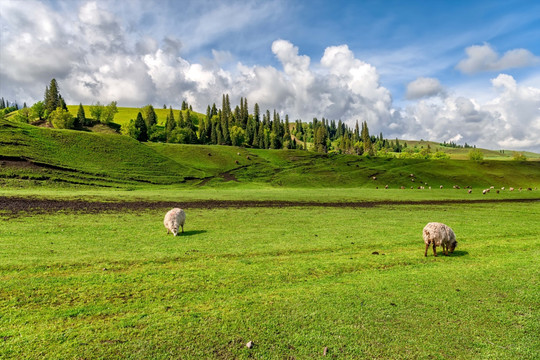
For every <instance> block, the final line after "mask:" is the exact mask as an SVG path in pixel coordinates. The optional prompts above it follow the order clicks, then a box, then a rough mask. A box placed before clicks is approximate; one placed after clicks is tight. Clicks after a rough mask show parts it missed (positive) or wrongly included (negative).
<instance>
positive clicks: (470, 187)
mask: <svg viewBox="0 0 540 360" xmlns="http://www.w3.org/2000/svg"><path fill="white" fill-rule="evenodd" d="M409 176H410V177H411V181H413V182H414V180H415V179H414V174H410V175H409ZM371 179H372V180H377V177H376V176H372V177H371ZM378 188H379V187H378V186H376V187H375V189H378ZM384 188H385V189H390V186H389V185H385V186H384ZM399 188H400V189H402V190H404V189H405V186H400V187H399ZM416 188H417V189H418V190H425V189H429V190H431V186H428V183H424V185H420V186H417V187H416ZM411 189H414V186H411ZM439 189H444V186H443V185H440V186H439ZM452 189H457V190H459V189H461V186H459V185H454V186H452ZM465 189H467V193H468V194H472V192H473V190H472V186H466V187H465ZM505 189H506V187H504V186H503V187H501V189H500V190H499V189H495V186H490V187H489V188H487V189H484V190H482V194H484V195H486V194H487V193H489V192H490V191H491V190H494V191H495V192H496V193H497V194H499V193H500V192H501V191H504V190H505ZM508 190H509V191H514V190H515V189H514V188H513V187H510V188H508ZM518 190H519V191H523V188H522V187H520V188H518ZM532 190H533V189H532V187H528V188H527V191H532ZM534 190H538V188H536V187H535V188H534Z"/></svg>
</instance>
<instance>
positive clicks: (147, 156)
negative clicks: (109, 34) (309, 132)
mask: <svg viewBox="0 0 540 360" xmlns="http://www.w3.org/2000/svg"><path fill="white" fill-rule="evenodd" d="M0 145H1V146H0V164H1V165H0V184H2V186H8V187H9V186H16V187H20V186H36V185H47V186H66V184H70V186H92V187H94V186H98V187H117V188H131V187H144V186H150V185H159V186H171V185H174V186H180V187H203V186H206V187H223V186H226V187H235V186H236V187H238V186H240V187H241V186H250V187H253V186H255V187H259V186H264V187H267V186H277V187H293V188H301V187H320V188H323V187H371V188H373V187H377V186H378V187H384V186H385V185H389V186H391V187H400V186H404V187H407V188H408V187H411V186H413V187H417V186H420V185H424V184H426V183H427V184H432V185H434V186H435V185H436V186H439V185H444V186H450V187H451V186H453V185H460V186H462V187H465V186H474V187H486V186H490V185H495V186H514V187H520V186H521V187H537V186H539V185H540V162H538V161H526V162H518V161H497V160H484V161H479V162H477V161H469V160H455V159H450V160H421V159H396V158H367V157H359V156H356V155H340V154H332V155H328V154H318V153H314V152H310V151H302V150H262V149H249V148H238V147H231V146H219V145H181V144H164V143H140V142H138V141H136V140H133V139H131V138H129V137H125V136H119V135H114V134H104V133H96V132H81V131H73V130H56V129H49V128H44V127H36V126H32V125H27V124H20V123H15V122H12V121H9V120H1V121H0ZM420 146H421V145H420ZM410 174H414V177H413V179H414V182H413V181H412V180H411V179H412V178H411V177H410ZM374 177H375V180H374Z"/></svg>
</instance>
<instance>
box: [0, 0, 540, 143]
mask: <svg viewBox="0 0 540 360" xmlns="http://www.w3.org/2000/svg"><path fill="white" fill-rule="evenodd" d="M0 28H1V34H0V96H2V97H4V98H5V99H6V100H9V101H17V103H19V104H22V103H23V102H26V103H27V104H28V105H29V106H30V105H31V104H33V103H34V102H36V101H39V100H42V98H43V94H44V91H45V87H46V86H47V85H48V84H49V83H50V80H51V79H52V78H55V79H56V80H57V82H58V84H59V87H60V93H61V94H62V96H63V97H64V98H65V99H66V102H67V103H68V104H79V103H83V104H92V103H96V102H97V101H99V102H101V103H109V102H111V101H117V102H118V106H130V107H142V106H144V105H146V104H152V105H154V106H156V107H162V106H163V105H167V106H169V105H170V106H173V108H179V107H180V105H181V103H182V101H183V100H186V101H187V102H188V103H189V104H190V105H192V106H193V108H194V110H195V111H198V112H202V113H205V112H206V107H207V105H211V104H213V103H216V105H217V106H218V107H219V106H220V105H221V98H222V94H224V93H227V94H229V96H230V99H231V103H232V105H233V106H235V105H236V104H239V101H240V97H244V98H247V100H248V105H249V107H250V109H251V111H253V110H252V109H253V105H254V104H255V103H258V104H259V106H260V108H261V109H262V110H263V111H265V110H266V109H269V110H270V111H273V110H274V109H275V110H277V111H278V112H280V113H281V114H288V115H289V118H290V119H291V120H293V121H294V120H296V119H301V120H303V121H311V120H312V119H313V118H314V117H317V118H318V119H321V118H322V117H324V118H326V119H333V120H336V121H337V120H342V121H345V122H346V123H347V124H348V125H349V126H350V127H354V124H355V122H356V121H359V122H362V121H367V123H368V126H369V129H370V132H371V133H372V134H378V133H379V132H382V133H383V135H384V136H385V137H386V138H396V137H399V138H400V139H424V140H432V141H437V142H443V141H453V142H456V143H458V144H465V143H468V144H470V145H476V146H478V147H484V148H490V149H513V150H530V151H535V152H540V41H539V39H540V2H539V1H536V0H529V1H519V0H517V1H512V0H489V1H484V0H479V1H470V0H468V1H460V0H453V1H442V0H440V1H439V0H437V1H415V0H408V1H404V0H401V1H398V0H385V1H375V0H374V1H364V0H357V1H352V0H351V1H345V0H332V1H327V0H306V1H304V0H295V1H293V0H290V1H281V0H268V1H257V0H244V1H237V0H229V1H217V0H194V1H190V0H184V1H182V0H180V1H174V0H170V1H168V0H160V1H151V0H123V1H122V0H116V1H115V0H105V1H99V0H96V1H87V0H68V1H62V0H51V1H34V0H0Z"/></svg>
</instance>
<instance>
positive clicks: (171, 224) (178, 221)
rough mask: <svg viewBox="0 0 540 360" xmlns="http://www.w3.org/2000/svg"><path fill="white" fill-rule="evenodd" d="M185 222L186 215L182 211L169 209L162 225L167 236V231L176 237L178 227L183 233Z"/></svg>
mask: <svg viewBox="0 0 540 360" xmlns="http://www.w3.org/2000/svg"><path fill="white" fill-rule="evenodd" d="M185 222H186V213H185V212H184V210H182V209H179V208H174V209H171V210H169V211H168V212H167V214H165V219H163V225H165V228H166V229H167V234H169V231H170V232H171V233H172V234H173V235H174V236H176V235H178V227H180V226H181V227H182V233H183V232H184V223H185Z"/></svg>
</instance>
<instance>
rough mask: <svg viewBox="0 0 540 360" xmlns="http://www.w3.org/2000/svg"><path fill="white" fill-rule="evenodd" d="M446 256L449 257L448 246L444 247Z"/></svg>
mask: <svg viewBox="0 0 540 360" xmlns="http://www.w3.org/2000/svg"><path fill="white" fill-rule="evenodd" d="M442 249H443V251H444V256H448V245H443V248H442Z"/></svg>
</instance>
